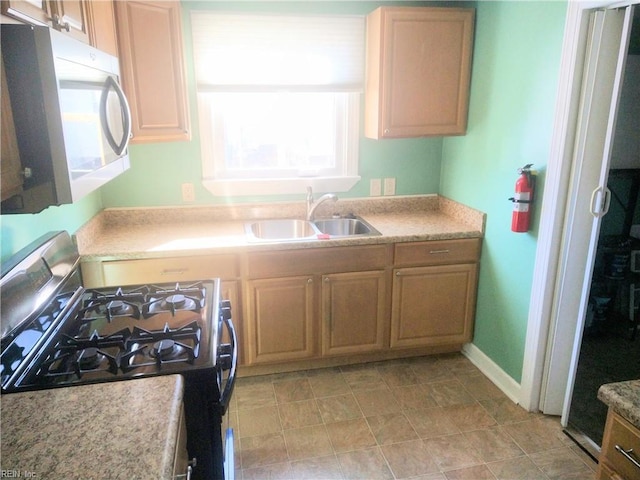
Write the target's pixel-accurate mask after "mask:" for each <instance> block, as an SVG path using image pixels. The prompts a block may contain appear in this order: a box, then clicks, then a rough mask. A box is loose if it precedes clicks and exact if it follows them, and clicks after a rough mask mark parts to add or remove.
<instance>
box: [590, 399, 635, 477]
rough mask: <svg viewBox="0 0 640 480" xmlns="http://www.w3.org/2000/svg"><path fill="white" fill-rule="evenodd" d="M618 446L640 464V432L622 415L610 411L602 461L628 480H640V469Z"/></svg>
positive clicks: (603, 443)
mask: <svg viewBox="0 0 640 480" xmlns="http://www.w3.org/2000/svg"><path fill="white" fill-rule="evenodd" d="M616 446H619V447H620V448H622V449H624V450H625V451H627V452H629V450H630V449H633V451H632V452H629V453H628V454H627V455H629V456H630V457H631V458H633V459H635V461H636V462H640V455H639V453H640V432H638V429H637V428H635V427H634V426H633V425H631V424H630V423H629V422H628V421H626V420H625V419H624V418H622V417H621V416H620V415H618V414H616V413H614V412H612V411H611V410H610V411H609V415H608V417H607V425H606V427H605V432H604V440H603V442H602V453H601V454H600V459H601V461H602V462H603V463H606V464H607V465H608V466H609V467H610V468H611V469H613V470H614V471H615V472H616V473H618V474H619V475H621V476H622V478H624V479H626V480H640V467H638V466H636V465H635V464H634V463H633V461H632V460H631V459H629V458H627V457H626V456H625V455H624V454H623V453H622V452H620V451H618V450H617V449H616Z"/></svg>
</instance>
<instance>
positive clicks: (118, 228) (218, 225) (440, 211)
mask: <svg viewBox="0 0 640 480" xmlns="http://www.w3.org/2000/svg"><path fill="white" fill-rule="evenodd" d="M349 213H355V214H356V215H359V216H361V217H362V218H363V219H364V220H366V221H367V222H369V223H370V224H371V225H372V226H373V227H374V228H376V229H377V230H378V231H379V232H380V233H381V235H379V236H363V237H350V238H330V239H322V240H308V241H294V242H268V241H265V242H256V241H251V240H250V239H249V237H248V236H247V235H246V233H245V229H244V228H245V223H246V222H247V221H248V220H251V219H259V218H304V214H305V212H304V202H295V203H276V204H264V205H258V204H247V205H231V206H212V207H186V208H183V207H176V208H169V207H167V208H152V209H107V210H105V211H103V212H101V213H100V214H98V215H97V216H96V217H94V219H92V220H91V221H90V222H88V223H87V224H86V225H84V226H83V227H82V228H80V229H79V230H78V231H77V232H76V234H75V237H76V242H77V244H78V249H79V251H80V254H81V255H82V257H83V261H94V260H122V259H137V258H154V257H156V258H157V257H162V256H169V255H193V254H194V253H196V254H208V253H217V252H220V251H225V250H227V251H237V250H239V249H242V250H245V251H246V250H249V249H250V250H264V249H269V250H282V249H293V248H296V249H298V248H318V247H332V246H340V245H367V244H380V243H396V242H407V241H425V240H446V239H456V238H478V237H482V236H483V233H484V224H485V214H483V213H482V212H479V211H477V210H474V209H471V208H469V207H466V206H464V205H461V204H459V203H457V202H453V201H451V200H449V199H446V198H444V197H440V196H437V195H419V196H407V197H389V198H379V197H377V198H366V199H355V200H339V201H338V202H336V203H332V204H326V205H325V204H323V205H321V206H320V207H319V208H318V217H321V216H327V215H332V214H340V215H346V214H349Z"/></svg>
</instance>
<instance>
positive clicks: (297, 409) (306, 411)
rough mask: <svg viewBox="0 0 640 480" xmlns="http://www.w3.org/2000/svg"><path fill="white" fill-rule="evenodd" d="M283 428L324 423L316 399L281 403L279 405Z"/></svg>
mask: <svg viewBox="0 0 640 480" xmlns="http://www.w3.org/2000/svg"><path fill="white" fill-rule="evenodd" d="M278 412H279V413H280V421H281V423H282V428H283V429H285V430H287V429H290V428H300V427H306V426H309V425H318V424H321V423H322V416H321V415H320V410H319V409H318V405H316V401H315V400H313V399H312V400H302V401H300V402H289V403H281V404H279V405H278Z"/></svg>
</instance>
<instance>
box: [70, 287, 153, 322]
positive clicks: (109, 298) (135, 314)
mask: <svg viewBox="0 0 640 480" xmlns="http://www.w3.org/2000/svg"><path fill="white" fill-rule="evenodd" d="M147 293H148V289H147V287H140V288H137V289H135V290H131V291H128V292H124V291H123V290H122V288H118V289H117V290H116V291H115V293H101V292H99V291H97V290H87V292H86V294H89V298H86V299H85V300H84V308H81V309H80V310H79V311H78V319H79V320H80V321H81V322H92V321H94V320H97V319H100V318H105V319H106V320H107V321H109V322H110V321H111V320H113V319H114V318H116V317H131V318H135V319H139V318H140V307H139V306H138V305H140V304H142V303H144V301H145V295H146V294H147Z"/></svg>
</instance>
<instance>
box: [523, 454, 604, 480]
mask: <svg viewBox="0 0 640 480" xmlns="http://www.w3.org/2000/svg"><path fill="white" fill-rule="evenodd" d="M529 458H531V461H532V462H533V463H535V464H536V465H537V466H538V468H540V470H542V471H543V472H544V473H545V475H547V477H549V479H551V480H560V479H566V478H585V479H586V478H590V477H591V476H592V475H593V470H591V469H590V468H589V467H587V465H586V464H585V463H584V462H583V461H582V460H581V459H580V457H578V455H576V454H575V453H573V451H571V449H570V448H567V447H563V448H558V449H554V450H546V451H544V452H537V453H533V454H531V455H529Z"/></svg>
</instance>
